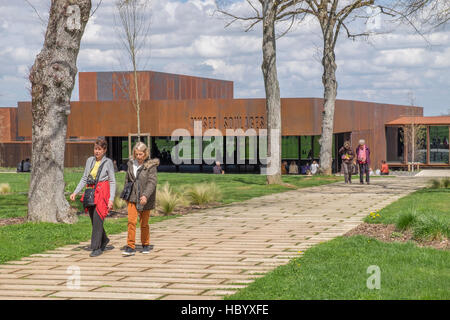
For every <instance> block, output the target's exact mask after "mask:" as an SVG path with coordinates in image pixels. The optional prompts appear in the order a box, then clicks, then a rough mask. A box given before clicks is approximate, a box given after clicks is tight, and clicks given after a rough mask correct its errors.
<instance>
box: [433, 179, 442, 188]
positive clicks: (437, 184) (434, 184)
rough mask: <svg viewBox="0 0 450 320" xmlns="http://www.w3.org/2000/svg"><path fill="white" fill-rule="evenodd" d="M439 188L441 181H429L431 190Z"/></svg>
mask: <svg viewBox="0 0 450 320" xmlns="http://www.w3.org/2000/svg"><path fill="white" fill-rule="evenodd" d="M440 187H441V180H439V179H433V180H431V188H432V189H439V188H440Z"/></svg>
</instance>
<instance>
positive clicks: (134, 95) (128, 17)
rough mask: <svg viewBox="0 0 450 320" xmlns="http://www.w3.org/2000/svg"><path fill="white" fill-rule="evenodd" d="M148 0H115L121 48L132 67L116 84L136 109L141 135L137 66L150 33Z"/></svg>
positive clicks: (139, 85) (122, 74)
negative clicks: (130, 73)
mask: <svg viewBox="0 0 450 320" xmlns="http://www.w3.org/2000/svg"><path fill="white" fill-rule="evenodd" d="M149 2H150V1H149V0H119V1H116V9H117V12H118V20H119V22H116V25H120V27H119V30H120V32H119V36H120V40H121V43H122V46H123V48H124V49H125V50H126V52H127V57H128V59H129V62H130V63H131V67H132V75H131V77H128V75H129V73H126V72H124V73H121V78H120V79H116V84H118V87H119V88H120V89H121V90H122V93H123V95H124V96H125V97H126V98H127V99H129V100H130V101H131V103H132V105H133V107H134V108H135V110H136V117H137V134H138V139H139V140H140V136H141V118H140V112H141V102H142V94H141V92H139V90H140V88H141V87H142V85H141V81H140V78H139V75H138V73H139V71H138V70H139V68H140V63H141V62H142V61H141V60H142V59H141V58H142V56H141V54H142V50H143V49H145V48H146V45H147V43H148V38H149V35H150V19H149V13H150V5H149Z"/></svg>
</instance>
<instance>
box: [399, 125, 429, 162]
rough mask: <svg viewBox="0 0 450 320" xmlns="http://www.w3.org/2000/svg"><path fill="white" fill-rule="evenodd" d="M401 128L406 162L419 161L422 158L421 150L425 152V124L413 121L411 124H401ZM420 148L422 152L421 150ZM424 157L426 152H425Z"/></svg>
mask: <svg viewBox="0 0 450 320" xmlns="http://www.w3.org/2000/svg"><path fill="white" fill-rule="evenodd" d="M402 130H403V145H404V146H405V147H406V148H407V150H408V152H407V153H406V162H407V163H409V162H411V163H412V164H413V165H414V164H416V163H420V162H421V160H424V159H423V156H424V154H423V150H424V149H425V152H426V138H427V130H426V126H424V125H421V124H417V123H415V122H414V121H413V123H411V124H405V125H403V126H402ZM420 150H422V154H421V151H420ZM425 157H426V153H425ZM424 162H426V160H425V161H424ZM413 171H414V166H413Z"/></svg>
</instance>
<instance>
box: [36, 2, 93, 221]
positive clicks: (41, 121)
mask: <svg viewBox="0 0 450 320" xmlns="http://www.w3.org/2000/svg"><path fill="white" fill-rule="evenodd" d="M90 10H91V1H90V0H58V1H52V3H51V7H50V15H49V19H48V25H47V32H46V34H45V41H44V46H43V48H42V50H41V52H40V53H39V54H38V55H37V57H36V60H35V62H34V65H33V67H32V69H31V72H30V76H29V79H30V82H31V95H32V97H31V99H32V101H31V110H32V170H31V181H30V189H29V193H28V217H27V218H28V220H29V221H46V222H64V223H72V222H75V221H76V217H75V216H74V215H72V214H71V213H70V210H69V209H70V207H69V204H68V203H67V200H66V198H65V197H64V187H65V184H64V150H65V139H66V132H67V116H68V115H69V113H70V97H71V94H72V90H73V87H74V84H75V76H76V74H77V66H76V62H77V57H78V52H79V49H80V41H81V37H82V36H83V33H84V29H85V27H86V24H87V22H88V20H89V15H90Z"/></svg>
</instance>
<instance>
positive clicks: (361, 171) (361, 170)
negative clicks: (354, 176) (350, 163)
mask: <svg viewBox="0 0 450 320" xmlns="http://www.w3.org/2000/svg"><path fill="white" fill-rule="evenodd" d="M364 173H365V174H366V183H369V182H370V181H369V165H368V164H367V163H360V164H359V182H361V183H363V182H364Z"/></svg>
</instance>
